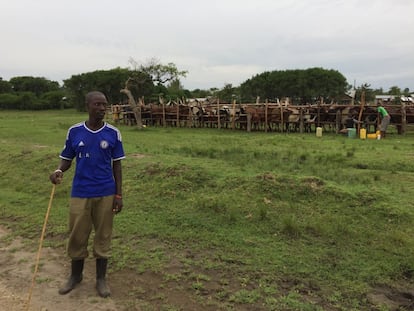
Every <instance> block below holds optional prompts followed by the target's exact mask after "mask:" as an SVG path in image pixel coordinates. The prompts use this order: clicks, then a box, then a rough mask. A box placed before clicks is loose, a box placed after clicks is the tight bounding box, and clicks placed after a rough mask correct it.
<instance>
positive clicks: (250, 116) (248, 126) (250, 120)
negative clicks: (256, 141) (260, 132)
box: [247, 113, 252, 132]
mask: <svg viewBox="0 0 414 311" xmlns="http://www.w3.org/2000/svg"><path fill="white" fill-rule="evenodd" d="M251 130H252V114H251V113H248V114H247V131H248V132H251Z"/></svg>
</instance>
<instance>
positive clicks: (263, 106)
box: [107, 102, 414, 134]
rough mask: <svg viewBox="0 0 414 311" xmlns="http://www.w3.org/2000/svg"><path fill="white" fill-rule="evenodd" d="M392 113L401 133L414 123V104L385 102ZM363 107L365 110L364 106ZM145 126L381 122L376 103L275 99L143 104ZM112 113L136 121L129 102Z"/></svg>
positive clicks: (283, 127) (262, 127) (281, 128)
mask: <svg viewBox="0 0 414 311" xmlns="http://www.w3.org/2000/svg"><path fill="white" fill-rule="evenodd" d="M384 107H385V108H386V109H387V111H388V112H389V113H390V115H391V125H394V126H396V128H397V131H398V133H399V134H404V133H405V132H406V131H407V125H409V124H414V106H412V105H406V104H404V103H403V104H401V105H384ZM361 109H362V110H361ZM140 110H141V119H142V124H143V125H144V126H160V127H194V128H202V127H209V128H218V129H220V128H227V129H233V130H245V131H248V132H250V131H264V132H268V131H270V132H293V131H294V132H300V133H304V132H315V131H316V127H322V128H324V131H332V132H337V133H338V132H339V131H340V130H341V129H342V128H343V127H344V122H345V119H346V118H347V117H348V116H349V115H354V116H356V118H358V116H359V115H360V118H361V121H362V126H363V127H365V128H367V131H368V133H369V132H375V131H376V128H377V125H378V120H379V118H378V113H377V110H376V106H373V105H367V106H364V107H360V106H357V105H338V104H318V105H300V106H298V105H280V104H272V103H254V104H237V103H236V102H233V103H232V104H221V103H214V104H204V105H193V106H191V105H183V104H180V105H179V104H176V105H166V104H147V105H142V106H141V107H140ZM107 115H108V117H109V118H111V119H112V120H113V121H114V122H115V123H123V124H126V125H135V124H136V120H135V116H134V113H133V111H132V109H131V107H130V106H129V105H112V106H111V107H109V109H108V114H107Z"/></svg>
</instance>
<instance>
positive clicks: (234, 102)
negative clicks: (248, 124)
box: [231, 99, 236, 130]
mask: <svg viewBox="0 0 414 311" xmlns="http://www.w3.org/2000/svg"><path fill="white" fill-rule="evenodd" d="M232 111H233V116H232V118H231V129H232V130H234V129H235V126H236V100H235V99H233V107H232Z"/></svg>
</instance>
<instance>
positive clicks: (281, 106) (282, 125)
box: [278, 100, 284, 133]
mask: <svg viewBox="0 0 414 311" xmlns="http://www.w3.org/2000/svg"><path fill="white" fill-rule="evenodd" d="M278 101H279V100H278ZM279 105H280V123H281V126H280V129H281V131H282V133H283V128H284V124H283V105H282V103H279Z"/></svg>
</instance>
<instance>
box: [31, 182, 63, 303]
mask: <svg viewBox="0 0 414 311" xmlns="http://www.w3.org/2000/svg"><path fill="white" fill-rule="evenodd" d="M55 188H56V185H55V184H53V187H52V192H51V193H50V199H49V205H48V207H47V211H46V215H45V221H44V222H43V229H42V234H41V235H40V241H39V249H38V251H37V257H36V264H35V268H34V272H33V278H32V285H31V286H30V290H29V298H28V299H27V308H26V310H29V308H30V301H31V299H32V292H33V287H34V283H35V281H36V274H37V269H38V267H39V261H40V252H41V251H42V244H43V239H44V237H45V232H46V225H47V220H48V219H49V214H50V209H51V208H52V201H53V196H54V195H55Z"/></svg>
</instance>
